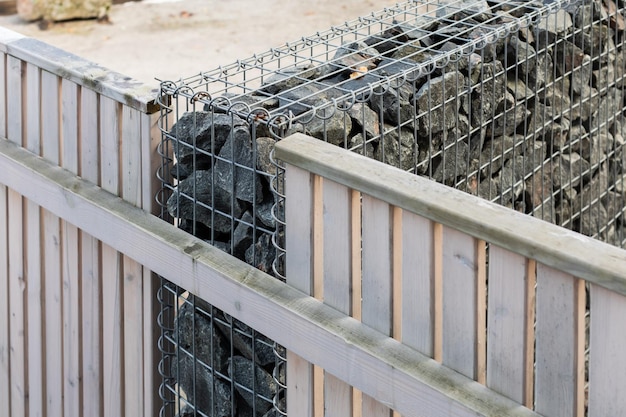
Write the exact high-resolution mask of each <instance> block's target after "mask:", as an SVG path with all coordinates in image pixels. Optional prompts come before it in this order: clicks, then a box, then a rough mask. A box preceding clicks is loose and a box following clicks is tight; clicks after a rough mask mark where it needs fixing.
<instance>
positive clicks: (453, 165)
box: [433, 141, 469, 185]
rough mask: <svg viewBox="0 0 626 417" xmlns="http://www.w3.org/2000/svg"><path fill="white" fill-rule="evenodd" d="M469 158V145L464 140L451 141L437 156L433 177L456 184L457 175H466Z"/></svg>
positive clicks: (445, 182) (439, 180) (438, 180)
mask: <svg viewBox="0 0 626 417" xmlns="http://www.w3.org/2000/svg"><path fill="white" fill-rule="evenodd" d="M468 160H469V146H468V145H467V143H465V142H463V141H457V142H454V141H449V142H448V143H446V146H445V148H444V149H443V150H442V151H441V154H440V155H439V156H438V157H437V158H436V161H433V163H435V166H436V168H435V170H434V172H433V179H434V180H435V181H437V182H443V183H444V184H449V185H454V183H455V182H456V179H457V177H459V176H465V175H466V171H467V164H468Z"/></svg>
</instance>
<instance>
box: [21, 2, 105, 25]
mask: <svg viewBox="0 0 626 417" xmlns="http://www.w3.org/2000/svg"><path fill="white" fill-rule="evenodd" d="M111 4H112V1H111V0H17V12H18V14H19V15H20V17H21V18H22V19H24V20H28V21H31V20H37V19H40V18H43V19H44V20H47V21H53V22H59V21H63V20H71V19H90V18H104V17H106V16H107V15H108V13H109V9H110V8H111Z"/></svg>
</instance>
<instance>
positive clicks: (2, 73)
mask: <svg viewBox="0 0 626 417" xmlns="http://www.w3.org/2000/svg"><path fill="white" fill-rule="evenodd" d="M7 61H8V55H7V54H4V53H1V52H0V135H2V137H3V138H6V137H7V112H8V109H7V107H8V105H7V104H8V97H7V85H6V79H7V72H8V71H7Z"/></svg>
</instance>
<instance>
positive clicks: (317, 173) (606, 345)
mask: <svg viewBox="0 0 626 417" xmlns="http://www.w3.org/2000/svg"><path fill="white" fill-rule="evenodd" d="M276 156H277V158H278V159H280V160H283V161H285V162H286V163H287V164H288V165H287V167H286V173H285V181H286V189H285V195H286V204H287V205H286V224H287V229H286V230H287V236H286V244H287V282H288V283H289V284H290V285H291V286H293V287H295V288H298V289H299V290H301V291H303V292H305V293H307V294H310V295H312V296H313V297H315V298H316V299H318V300H320V301H321V302H323V303H324V305H326V306H329V307H332V308H334V309H336V310H338V311H339V312H341V313H343V314H344V318H342V319H341V322H342V323H347V322H349V321H350V320H351V319H349V318H348V317H351V318H353V320H358V321H359V322H361V323H363V324H364V325H367V326H368V327H369V328H371V329H373V330H375V331H377V332H378V333H379V334H383V335H386V336H388V337H389V340H386V341H384V342H382V341H381V345H382V344H384V345H385V346H394V343H397V344H398V345H397V347H398V349H399V348H400V346H401V347H402V348H407V349H414V350H416V351H419V352H420V353H422V354H424V355H426V356H427V357H429V358H432V359H433V362H436V363H440V364H442V365H443V366H444V367H445V368H446V369H450V370H454V371H456V372H457V373H458V375H459V376H460V375H462V376H464V377H466V378H468V379H470V380H473V381H477V383H480V384H481V385H483V386H486V387H488V388H489V389H490V390H493V391H494V392H497V393H500V394H502V395H503V396H505V397H507V398H508V399H511V400H513V401H515V402H516V403H519V404H523V405H525V406H526V407H528V408H529V409H531V410H534V411H535V412H537V413H539V414H541V415H545V416H572V417H573V416H583V415H586V414H585V413H586V412H587V408H588V415H590V416H618V415H626V398H625V397H624V396H623V395H621V394H620V389H619V388H618V387H620V386H622V385H623V384H624V382H626V351H625V350H624V346H626V327H624V325H623V322H622V319H623V317H624V315H625V314H626V298H624V295H625V294H626V252H624V251H623V250H620V249H617V248H615V247H612V246H608V245H606V244H603V243H600V242H597V241H594V240H592V239H589V238H587V237H584V236H582V235H579V234H576V233H573V232H570V231H567V230H565V229H562V228H559V227H556V226H554V225H552V224H547V223H544V222H542V221H540V220H538V219H535V218H532V217H529V216H527V215H524V214H522V213H518V212H515V211H512V210H508V209H505V208H503V207H500V206H497V205H494V204H490V203H487V202H485V201H484V200H481V199H479V198H476V197H474V196H470V195H467V194H464V193H461V192H458V191H455V190H451V189H449V188H446V187H443V186H441V185H439V184H436V183H434V182H431V181H428V180H426V179H424V178H420V177H417V176H414V175H410V174H407V173H405V172H402V171H400V170H397V169H395V168H391V167H388V166H385V165H383V164H381V163H378V162H375V161H372V160H370V159H367V158H365V157H362V156H360V155H357V154H354V153H349V152H347V151H344V150H342V149H340V148H337V147H335V146H332V145H328V144H326V143H322V142H321V141H319V140H316V139H312V138H308V137H306V136H304V135H297V136H294V137H291V138H288V139H287V140H283V141H281V142H280V143H279V144H278V145H277V149H276ZM587 289H588V291H587ZM587 296H589V299H587ZM315 337H316V336H315V335H314V336H311V338H315ZM392 340H393V341H392ZM346 342H347V343H354V344H356V343H358V342H357V340H354V339H352V338H351V337H349V336H346ZM309 343H311V340H308V339H307V340H303V342H302V344H301V345H299V346H298V349H295V350H292V351H291V352H290V354H289V356H288V361H287V363H288V374H287V381H288V383H289V390H290V391H288V392H289V396H288V410H289V412H290V413H293V414H292V415H297V416H318V415H319V416H321V415H342V416H349V415H354V416H361V415H367V416H372V417H373V416H387V417H388V416H389V413H390V409H393V410H398V411H401V412H403V413H406V415H432V416H440V415H465V414H463V413H460V412H459V413H458V414H457V413H456V411H454V412H453V411H452V409H453V407H452V406H450V405H448V404H446V402H445V401H443V400H441V399H440V398H439V396H443V394H444V393H447V392H448V391H449V390H456V389H458V386H457V385H456V384H455V383H454V382H452V381H453V380H452V378H450V379H445V378H435V380H434V381H430V382H429V383H432V384H434V385H435V386H436V387H433V386H431V387H430V388H433V389H435V391H437V393H436V394H437V395H435V394H433V392H431V391H430V390H429V389H422V388H421V387H418V386H417V385H411V386H409V385H408V384H406V385H405V384H404V383H403V382H401V378H400V376H401V375H402V374H403V373H406V374H410V373H412V372H416V371H418V372H419V371H420V370H421V371H425V369H427V367H428V366H434V365H433V364H432V363H430V364H429V365H428V366H427V365H426V364H427V363H428V361H421V362H420V363H419V364H417V363H415V362H402V360H401V359H400V358H401V357H400V356H397V357H396V356H395V355H394V354H391V353H390V354H388V355H385V354H384V353H383V349H381V351H380V353H381V354H382V355H385V356H387V359H386V360H388V362H387V363H389V364H392V363H393V366H391V367H390V368H388V369H386V370H385V371H384V372H383V371H382V370H378V369H377V371H380V374H374V373H371V374H368V371H372V370H373V369H372V368H373V367H374V365H373V364H372V363H370V362H369V358H364V357H356V356H351V355H348V354H347V353H350V352H349V351H348V352H346V351H343V350H338V351H336V353H335V357H334V358H333V359H332V360H331V359H329V358H323V357H322V356H323V355H328V350H326V349H324V350H323V351H320V352H319V355H318V356H317V357H316V359H315V360H314V361H312V362H313V363H315V364H318V363H324V368H325V371H324V370H322V369H321V368H318V367H316V366H314V365H313V364H311V363H309V362H307V361H306V360H303V359H301V358H298V357H297V356H296V355H297V353H296V352H297V350H300V351H304V350H305V349H306V346H307V344H309ZM380 347H382V346H377V348H380ZM329 363H332V366H330V365H328V364H329ZM422 364H424V365H422ZM422 367H423V368H422ZM439 372H441V371H439ZM586 372H588V376H586ZM443 374H444V373H443V372H441V374H440V375H439V376H442V375H443ZM432 376H434V375H432ZM354 387H356V388H359V389H364V390H365V389H366V390H367V391H368V393H371V392H375V393H376V394H377V401H374V400H373V399H372V398H371V397H369V396H365V395H362V394H361V393H360V392H359V391H357V390H355V388H354ZM294 390H296V392H295V393H294ZM370 395H371V394H370ZM303 399H308V400H309V401H304V400H303ZM459 403H460V404H464V405H468V404H472V400H471V399H469V398H465V399H460V400H459ZM322 410H325V411H322ZM329 410H332V412H330V411H329ZM481 412H482V411H481ZM511 412H512V411H511ZM517 412H520V413H522V412H521V411H519V410H518V411H517ZM324 413H325V414H324ZM491 413H492V414H491V415H498V416H503V415H510V414H508V413H506V412H504V411H495V410H491ZM522 414H523V413H522Z"/></svg>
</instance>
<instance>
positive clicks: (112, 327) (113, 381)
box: [101, 244, 125, 417]
mask: <svg viewBox="0 0 626 417" xmlns="http://www.w3.org/2000/svg"><path fill="white" fill-rule="evenodd" d="M120 257H121V255H120V254H119V253H118V252H117V251H116V250H115V249H114V248H112V247H111V246H109V245H105V244H103V245H102V249H101V258H102V266H101V268H102V311H106V314H103V315H102V371H103V374H102V379H103V407H104V416H105V417H114V416H121V415H124V414H123V413H124V403H123V402H122V400H123V392H124V390H125V384H124V381H123V372H124V370H123V368H122V365H123V352H122V337H123V334H122V300H123V299H122V261H121V259H120Z"/></svg>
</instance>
